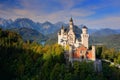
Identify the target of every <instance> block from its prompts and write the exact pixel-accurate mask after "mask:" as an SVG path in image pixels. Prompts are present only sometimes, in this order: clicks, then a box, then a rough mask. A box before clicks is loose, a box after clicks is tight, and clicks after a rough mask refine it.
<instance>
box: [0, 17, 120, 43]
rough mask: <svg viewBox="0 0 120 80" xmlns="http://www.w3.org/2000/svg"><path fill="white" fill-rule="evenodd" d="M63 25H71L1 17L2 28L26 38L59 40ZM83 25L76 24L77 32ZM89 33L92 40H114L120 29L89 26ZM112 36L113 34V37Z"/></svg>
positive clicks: (0, 26) (0, 25) (66, 26)
mask: <svg viewBox="0 0 120 80" xmlns="http://www.w3.org/2000/svg"><path fill="white" fill-rule="evenodd" d="M62 25H63V26H65V28H68V26H69V25H68V24H65V23H64V22H57V23H55V24H53V23H51V22H49V21H46V22H44V23H40V22H34V21H32V20H31V19H29V18H18V19H16V20H14V21H13V20H11V19H3V18H0V28H2V29H4V30H6V29H8V30H12V31H15V32H17V33H19V34H20V35H21V36H22V37H23V39H24V40H35V41H39V40H40V41H41V40H48V41H49V42H51V41H57V32H58V31H59V30H60V28H61V26H62ZM82 26H83V25H79V26H75V32H77V33H78V34H80V33H81V28H82ZM88 33H89V34H90V36H91V37H92V40H93V39H96V40H98V39H99V40H98V41H97V42H99V41H104V42H106V41H105V40H106V38H108V39H110V40H112V38H114V37H113V36H117V37H120V35H119V34H120V29H118V30H117V29H116V30H115V29H109V28H104V29H90V28H89V27H88ZM110 36H112V38H111V37H110ZM101 38H102V39H101ZM103 38H104V39H103Z"/></svg>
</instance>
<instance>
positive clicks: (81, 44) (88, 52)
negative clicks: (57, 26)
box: [58, 18, 96, 61]
mask: <svg viewBox="0 0 120 80" xmlns="http://www.w3.org/2000/svg"><path fill="white" fill-rule="evenodd" d="M87 30H88V28H87V27H86V26H83V27H82V33H81V34H76V32H75V30H74V23H73V19H72V18H71V19H70V21H69V29H68V30H66V29H64V26H62V28H61V30H60V31H59V32H58V44H60V45H62V46H63V47H64V48H65V47H66V46H69V52H68V53H66V56H67V58H68V60H69V61H75V60H78V61H81V60H93V61H95V59H96V57H95V46H92V49H89V34H88V32H87ZM77 35H79V36H80V37H81V38H80V39H79V38H78V36H77Z"/></svg>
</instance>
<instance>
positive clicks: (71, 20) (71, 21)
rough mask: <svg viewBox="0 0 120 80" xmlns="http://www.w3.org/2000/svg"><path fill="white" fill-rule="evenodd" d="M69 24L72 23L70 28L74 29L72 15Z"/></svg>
mask: <svg viewBox="0 0 120 80" xmlns="http://www.w3.org/2000/svg"><path fill="white" fill-rule="evenodd" d="M69 24H70V29H72V30H73V26H74V24H73V19H72V17H71V18H70V22H69Z"/></svg>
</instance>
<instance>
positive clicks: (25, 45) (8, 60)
mask: <svg viewBox="0 0 120 80" xmlns="http://www.w3.org/2000/svg"><path fill="white" fill-rule="evenodd" d="M101 49H102V50H101ZM103 51H104V52H103ZM110 52H111V53H110V54H108V53H109V50H106V48H104V47H102V48H100V50H98V55H101V57H103V56H104V55H105V56H107V58H108V59H110V60H111V59H112V57H115V59H116V62H117V63H118V62H119V61H120V60H119V59H120V58H119V53H118V54H117V55H114V52H115V51H114V49H110ZM104 53H105V54H104ZM111 54H112V55H111ZM110 55H111V56H110ZM105 58H106V57H105ZM112 76H114V77H112ZM119 76H120V70H119V69H116V68H115V67H110V66H108V64H103V72H101V73H96V72H94V69H93V62H74V63H73V65H71V64H68V63H66V61H65V58H64V49H63V48H62V47H61V46H60V45H58V44H54V45H45V46H42V45H39V44H37V43H36V42H32V43H31V42H29V41H27V42H23V40H22V38H21V37H20V36H19V35H18V34H16V33H14V32H10V31H2V30H0V79H1V80H114V79H115V80H119V79H120V77H119Z"/></svg>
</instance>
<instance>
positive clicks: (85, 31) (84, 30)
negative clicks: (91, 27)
mask: <svg viewBox="0 0 120 80" xmlns="http://www.w3.org/2000/svg"><path fill="white" fill-rule="evenodd" d="M87 29H88V28H87V27H86V26H83V27H82V33H83V34H87Z"/></svg>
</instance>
